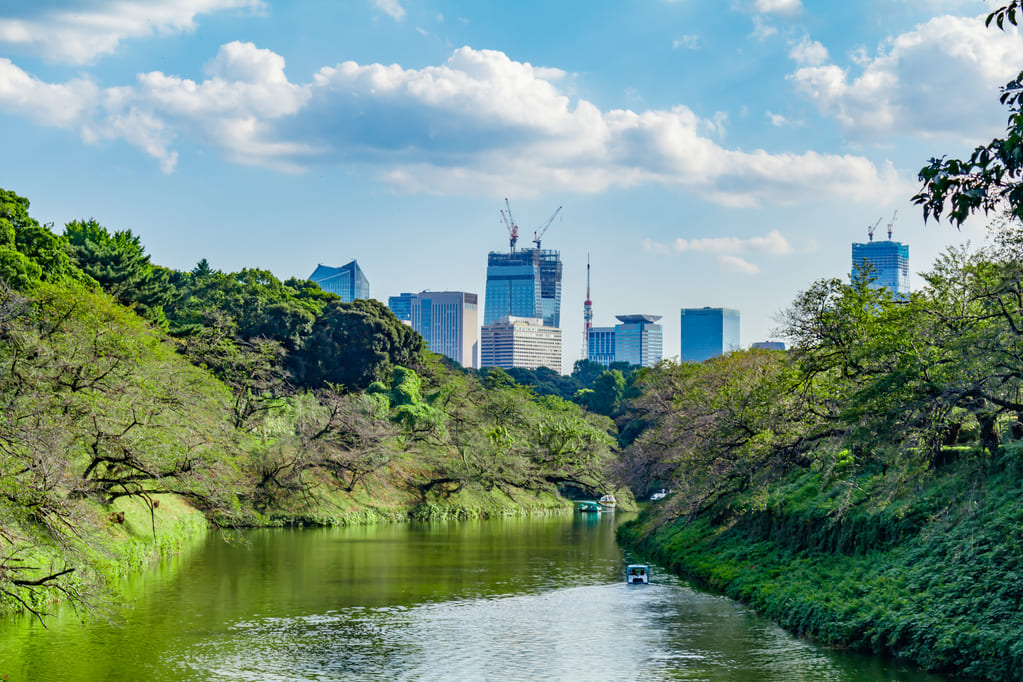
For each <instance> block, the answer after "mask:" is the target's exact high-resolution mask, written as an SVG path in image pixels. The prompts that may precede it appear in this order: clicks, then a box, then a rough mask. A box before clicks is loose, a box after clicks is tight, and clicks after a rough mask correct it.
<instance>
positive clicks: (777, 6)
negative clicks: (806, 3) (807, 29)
mask: <svg viewBox="0 0 1023 682" xmlns="http://www.w3.org/2000/svg"><path fill="white" fill-rule="evenodd" d="M802 9H803V3H802V2H801V0H753V10H754V11H755V12H759V13H760V14H783V15H793V14H799V12H800V11H801V10H802Z"/></svg>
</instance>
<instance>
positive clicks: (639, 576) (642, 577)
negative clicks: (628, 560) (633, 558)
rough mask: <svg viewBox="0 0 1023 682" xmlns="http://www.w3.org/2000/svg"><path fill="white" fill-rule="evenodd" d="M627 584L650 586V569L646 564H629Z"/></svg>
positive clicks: (627, 567)
mask: <svg viewBox="0 0 1023 682" xmlns="http://www.w3.org/2000/svg"><path fill="white" fill-rule="evenodd" d="M625 582H626V583H628V584H629V585H649V584H650V567H649V566H647V565H646V564H629V565H628V566H626V567H625Z"/></svg>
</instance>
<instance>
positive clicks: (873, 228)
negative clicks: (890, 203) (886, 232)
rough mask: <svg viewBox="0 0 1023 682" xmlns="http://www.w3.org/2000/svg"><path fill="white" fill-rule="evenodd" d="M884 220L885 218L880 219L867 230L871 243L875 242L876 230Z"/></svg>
mask: <svg viewBox="0 0 1023 682" xmlns="http://www.w3.org/2000/svg"><path fill="white" fill-rule="evenodd" d="M882 220H884V216H881V217H880V218H878V219H877V222H876V223H874V224H873V225H871V226H870V227H868V228H867V237H869V241H874V230H876V229H877V226H878V225H880V224H881V221H882Z"/></svg>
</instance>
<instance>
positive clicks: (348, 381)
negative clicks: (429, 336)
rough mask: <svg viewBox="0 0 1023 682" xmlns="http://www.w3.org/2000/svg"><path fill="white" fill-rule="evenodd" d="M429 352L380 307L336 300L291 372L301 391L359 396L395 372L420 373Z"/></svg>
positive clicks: (418, 338) (295, 359)
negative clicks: (340, 389)
mask: <svg viewBox="0 0 1023 682" xmlns="http://www.w3.org/2000/svg"><path fill="white" fill-rule="evenodd" d="M425 351H426V343H425V341H423V337H422V336H420V335H419V334H418V333H416V332H415V331H413V330H412V329H411V328H410V327H407V326H405V325H403V324H402V323H401V322H400V321H398V318H396V317H395V316H394V314H393V313H392V312H391V311H390V310H388V309H387V308H386V307H385V306H384V305H383V304H382V303H380V302H379V301H375V300H363V299H358V300H355V301H352V302H351V303H342V302H341V301H339V300H333V301H331V302H330V303H328V304H327V306H326V308H325V309H324V311H323V314H322V315H320V317H319V318H318V319H317V320H316V322H315V324H314V325H313V328H312V331H311V332H310V334H309V336H308V337H306V338H305V339H304V340H303V344H302V348H301V349H300V350H299V351H298V352H296V353H295V354H294V356H293V363H292V367H293V371H294V374H295V378H296V380H297V381H298V382H299V383H300V384H301V385H303V386H308V387H314V388H315V387H319V386H322V385H323V384H324V383H328V382H329V383H334V384H340V385H343V386H344V387H345V388H347V389H348V390H352V391H355V390H363V389H365V388H367V387H368V386H369V385H370V384H372V383H373V382H374V381H381V380H385V379H387V378H388V377H389V375H390V374H391V372H392V371H393V370H394V368H395V367H398V366H403V367H408V368H413V369H414V368H415V367H418V366H419V365H420V364H421V363H422V358H423V354H424V353H425Z"/></svg>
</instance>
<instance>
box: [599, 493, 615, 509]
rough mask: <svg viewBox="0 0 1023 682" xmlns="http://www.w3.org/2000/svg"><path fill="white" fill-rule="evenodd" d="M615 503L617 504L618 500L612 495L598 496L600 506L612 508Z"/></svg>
mask: <svg viewBox="0 0 1023 682" xmlns="http://www.w3.org/2000/svg"><path fill="white" fill-rule="evenodd" d="M616 504H618V500H616V499H615V496H614V495H604V496H603V497H601V498H600V506H601V507H606V508H609V509H614V508H615V505H616Z"/></svg>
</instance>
